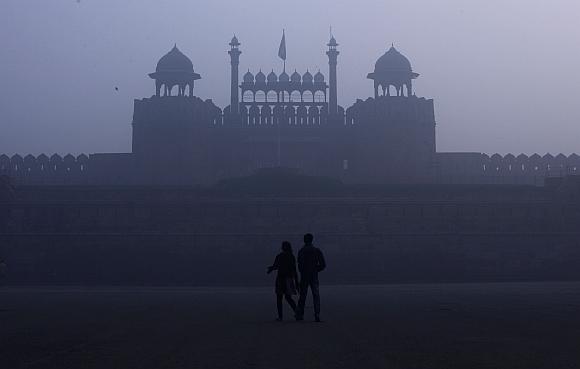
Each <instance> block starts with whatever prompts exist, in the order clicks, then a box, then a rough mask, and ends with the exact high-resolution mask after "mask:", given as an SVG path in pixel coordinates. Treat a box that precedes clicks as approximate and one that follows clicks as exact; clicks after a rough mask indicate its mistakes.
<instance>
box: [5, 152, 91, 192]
mask: <svg viewBox="0 0 580 369" xmlns="http://www.w3.org/2000/svg"><path fill="white" fill-rule="evenodd" d="M89 168H90V160H89V157H88V156H87V155H85V154H81V155H78V156H76V157H75V156H73V155H71V154H68V155H65V156H64V157H63V156H60V155H58V154H54V155H52V156H50V157H48V156H47V155H45V154H41V155H38V156H33V155H26V156H25V157H22V156H21V155H18V154H16V155H13V156H12V157H9V156H7V155H0V175H7V176H9V177H11V178H12V179H13V180H14V182H15V183H16V184H28V185H34V184H63V185H64V184H87V183H89Z"/></svg>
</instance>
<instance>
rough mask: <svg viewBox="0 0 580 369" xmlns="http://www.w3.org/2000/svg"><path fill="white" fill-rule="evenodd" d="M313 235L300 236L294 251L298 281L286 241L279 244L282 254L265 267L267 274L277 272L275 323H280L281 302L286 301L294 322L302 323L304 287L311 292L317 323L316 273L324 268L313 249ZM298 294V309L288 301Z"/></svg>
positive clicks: (318, 297) (322, 261)
mask: <svg viewBox="0 0 580 369" xmlns="http://www.w3.org/2000/svg"><path fill="white" fill-rule="evenodd" d="M313 241H314V236H312V234H310V233H307V234H305V235H304V246H302V248H301V249H300V251H298V270H299V271H300V281H299V280H298V273H297V272H296V258H295V257H294V254H293V253H292V245H291V244H290V242H288V241H284V242H282V252H281V253H279V254H278V255H277V256H276V259H275V260H274V264H273V265H272V266H269V267H268V274H269V273H271V272H272V271H274V270H277V271H278V275H277V276H276V302H277V306H278V319H277V320H278V321H282V319H283V314H282V310H283V309H282V299H283V298H286V301H287V302H288V304H289V305H290V307H291V308H292V310H293V311H294V317H295V318H296V320H304V305H305V303H306V295H307V294H308V288H309V287H310V289H311V291H312V299H313V301H314V319H315V320H316V321H317V322H320V292H319V288H318V286H319V283H318V273H319V272H321V271H323V270H324V268H326V262H325V261H324V255H322V251H320V250H319V249H318V248H316V247H314V245H313V244H312V242H313ZM297 293H299V294H300V298H299V299H298V306H296V303H295V302H294V300H293V299H292V295H296V294H297Z"/></svg>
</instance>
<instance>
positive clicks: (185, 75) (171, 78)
mask: <svg viewBox="0 0 580 369" xmlns="http://www.w3.org/2000/svg"><path fill="white" fill-rule="evenodd" d="M149 77H151V78H152V79H154V80H155V95H156V96H158V97H159V96H162V95H161V92H162V91H163V96H171V94H172V93H171V91H172V90H173V88H174V87H175V86H177V96H187V95H186V89H187V88H188V87H189V91H188V93H189V96H190V97H192V96H193V86H194V82H195V81H196V80H198V79H201V76H200V75H199V74H197V73H195V72H194V70H193V63H192V62H191V60H190V59H189V58H188V57H187V56H185V55H184V54H183V53H182V52H181V51H179V49H178V48H177V45H175V46H173V49H171V51H169V52H168V53H167V54H165V55H164V56H163V57H162V58H161V59H159V62H158V63H157V68H156V69H155V73H151V74H149Z"/></svg>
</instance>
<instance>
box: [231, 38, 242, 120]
mask: <svg viewBox="0 0 580 369" xmlns="http://www.w3.org/2000/svg"><path fill="white" fill-rule="evenodd" d="M240 45H241V44H240V42H239V41H238V38H237V37H236V35H234V37H233V38H232V41H231V42H230V46H231V49H230V51H228V54H230V59H231V61H232V77H231V80H232V86H231V87H232V89H231V99H230V112H231V113H232V114H238V113H239V112H240V95H239V80H238V79H239V73H238V67H239V65H240V54H241V53H242V52H241V51H240V49H239V48H238V47H239V46H240Z"/></svg>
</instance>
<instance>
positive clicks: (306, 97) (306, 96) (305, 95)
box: [302, 91, 314, 102]
mask: <svg viewBox="0 0 580 369" xmlns="http://www.w3.org/2000/svg"><path fill="white" fill-rule="evenodd" d="M302 99H303V100H304V102H314V95H312V91H304V93H303V94H302Z"/></svg>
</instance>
